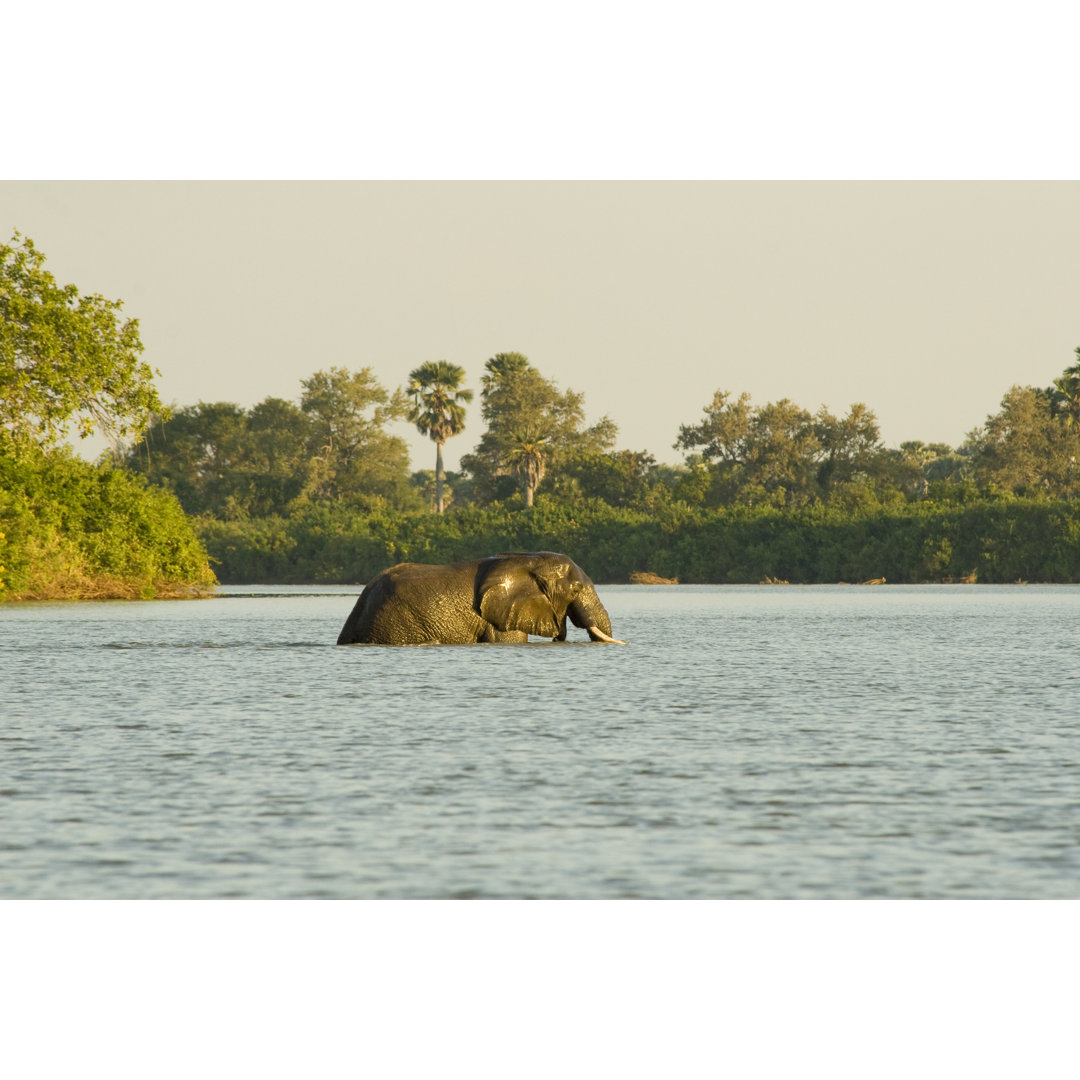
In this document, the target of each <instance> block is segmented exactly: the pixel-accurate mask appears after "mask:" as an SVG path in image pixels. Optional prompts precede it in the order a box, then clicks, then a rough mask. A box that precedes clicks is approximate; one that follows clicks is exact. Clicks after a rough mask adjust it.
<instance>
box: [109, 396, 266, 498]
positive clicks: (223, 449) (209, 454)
mask: <svg viewBox="0 0 1080 1080" xmlns="http://www.w3.org/2000/svg"><path fill="white" fill-rule="evenodd" d="M246 440H247V414H246V413H245V412H244V410H243V409H242V408H241V407H240V406H239V405H235V404H233V403H232V402H228V401H217V402H205V401H200V402H199V403H198V404H196V405H188V406H186V407H184V408H182V409H176V410H175V411H174V412H172V413H171V414H170V415H169V416H168V418H164V417H161V418H158V419H157V421H156V422H153V423H151V424H150V425H148V427H147V428H146V429H145V431H144V432H143V434H142V437H141V438H140V440H139V441H138V442H136V444H135V445H134V446H133V447H131V448H130V449H129V450H128V451H127V453H126V456H125V458H124V464H125V465H126V466H127V467H128V468H129V469H131V470H132V471H134V472H139V473H142V474H143V475H144V476H146V478H147V479H148V480H150V481H152V482H153V483H156V484H160V485H161V486H163V487H166V488H168V489H169V490H170V491H172V492H173V493H175V495H176V497H177V498H178V499H179V500H180V505H181V506H183V508H184V509H185V510H186V511H187V512H188V513H189V514H202V513H207V512H209V513H213V514H215V515H217V516H219V517H235V516H238V514H239V515H242V513H243V512H244V508H243V503H244V501H245V494H246V493H244V492H242V491H241V490H239V489H240V487H241V485H240V482H239V477H240V474H241V472H242V470H243V463H244V460H245V457H246V452H247V448H246ZM227 504H228V507H229V509H228V510H226V505H227Z"/></svg>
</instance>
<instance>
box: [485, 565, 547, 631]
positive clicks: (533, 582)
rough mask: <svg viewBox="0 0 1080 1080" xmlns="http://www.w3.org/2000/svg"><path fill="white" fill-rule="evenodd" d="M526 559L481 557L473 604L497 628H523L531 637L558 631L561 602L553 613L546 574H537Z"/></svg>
mask: <svg viewBox="0 0 1080 1080" xmlns="http://www.w3.org/2000/svg"><path fill="white" fill-rule="evenodd" d="M533 570H534V568H533V566H532V565H531V562H530V561H527V560H521V559H498V558H496V559H485V560H484V562H483V563H481V564H480V570H479V573H478V574H477V579H476V607H477V610H478V611H479V612H480V615H481V617H482V618H484V619H486V620H487V621H488V622H489V623H491V625H492V626H494V627H495V628H496V629H497V630H524V631H525V633H526V634H532V635H534V636H535V637H546V638H554V637H555V636H556V635H557V634H558V633H559V626H560V622H561V620H562V615H563V613H564V612H565V610H566V609H565V605H564V606H563V609H562V610H561V611H558V612H557V608H556V606H554V605H553V603H552V600H553V599H555V601H556V604H557V598H553V597H551V596H550V595H549V590H548V582H547V580H546V577H545V576H543V575H541V576H537V575H536V574H534V572H533Z"/></svg>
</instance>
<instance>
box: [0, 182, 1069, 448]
mask: <svg viewBox="0 0 1080 1080" xmlns="http://www.w3.org/2000/svg"><path fill="white" fill-rule="evenodd" d="M0 226H2V227H3V228H4V229H5V239H7V238H8V237H10V235H11V230H12V229H16V228H17V229H18V230H19V231H20V232H21V233H23V234H24V235H27V236H30V237H32V238H33V240H34V242H35V244H36V245H37V246H38V247H39V249H41V250H42V251H43V252H44V253H45V255H46V256H47V259H48V263H47V265H48V267H49V269H50V270H51V271H52V273H53V274H54V275H55V276H56V278H57V280H58V281H60V282H61V283H67V282H73V283H74V284H76V285H77V286H78V288H79V289H80V291H82V292H100V293H101V294H102V295H104V296H106V297H108V298H110V299H121V300H123V301H124V305H125V307H124V311H125V314H126V315H128V316H133V317H136V318H138V319H139V323H140V330H141V336H142V340H143V343H144V345H145V347H146V348H145V353H144V357H145V359H146V360H147V361H148V362H149V363H150V364H151V365H152V366H153V367H155V368H157V369H159V370H160V371H161V377H160V379H159V380H158V387H159V390H160V392H161V395H162V397H163V399H164V400H166V401H168V402H170V403H173V404H176V405H188V404H193V403H195V402H196V401H200V400H203V401H233V402H237V403H238V404H240V405H243V406H245V407H247V406H251V405H254V404H255V403H256V402H258V401H261V400H262V399H263V398H265V397H267V396H268V395H274V396H277V397H283V398H287V399H290V400H297V399H298V397H299V394H300V390H301V388H300V385H299V380H300V379H302V378H306V377H307V376H309V375H310V374H311V373H312V372H314V371H316V370H319V369H323V368H327V367H329V366H331V365H340V366H345V367H348V368H350V369H353V370H355V369H357V368H360V367H364V366H369V367H371V368H372V369H373V370H374V372H375V374H376V376H377V377H378V378H379V380H380V381H381V382H382V383H383V384H384V385H385V386H387V387H393V386H397V385H400V384H403V383H404V382H405V381H406V379H407V376H408V372H409V371H410V370H411V369H412V368H413V367H415V366H417V365H419V364H421V363H423V362H424V361H427V360H449V361H451V362H452V363H455V364H459V365H461V366H462V367H463V368H464V369H465V371H466V376H467V385H469V386H471V387H472V388H473V389H474V390H475V391H476V392H477V399H478V397H479V383H480V377H481V374H482V371H483V365H484V362H485V360H487V359H488V357H490V356H491V355H493V354H494V353H496V352H508V351H517V352H522V353H525V354H526V355H527V356H528V357H529V359H530V360H531V361H532V363H533V364H534V365H535V366H536V367H537V368H538V369H539V370H540V371H541V372H542V373H543V374H545V375H546V376H548V377H549V378H553V379H554V380H555V381H556V382H557V383H558V384H559V385H560V386H561V387H563V388H567V387H569V388H573V389H574V390H578V391H582V392H584V394H585V404H586V411H587V418H588V420H589V422H593V421H595V420H596V419H598V418H599V417H600V416H601V415H603V414H605V413H606V414H608V415H610V416H611V417H612V419H614V420H615V422H616V423H617V424H618V426H619V439H618V446H619V447H620V448H628V449H635V450H640V449H644V450H648V451H650V452H652V453H653V454H654V455H655V456H656V457H657V459H658V460H660V461H668V462H672V463H674V462H677V461H680V460H681V454H680V453H679V452H678V451H676V450H674V449H673V448H672V444H673V443H674V441H675V438H676V436H677V434H678V429H679V425H680V424H682V423H694V422H697V421H698V420H699V419H700V416H701V410H702V408H703V406H704V405H706V404H707V403H708V402H709V401H710V399H711V397H712V394H713V391H714V390H716V389H718V388H723V389H726V390H729V391H732V392H733V393H735V394H738V393H741V392H742V391H746V392H748V393H749V394H751V395H752V399H753V401H754V402H755V403H757V404H764V403H766V402H767V401H773V400H777V399H779V398H781V397H789V398H791V399H792V400H794V401H795V402H797V403H798V404H799V405H802V406H804V407H805V408H808V409H810V410H812V411H813V410H816V409H817V408H818V407H819V406H821V405H825V406H827V407H828V408H829V409H831V410H832V411H833V412H839V411H845V410H846V409H847V407H848V406H849V405H850V404H851V403H852V402H856V401H861V402H864V403H866V404H867V405H868V406H869V407H870V408H871V409H872V410H873V411H874V412H875V413H876V415H877V417H878V419H879V421H880V425H881V431H882V436H883V438H884V440H885V442H886V443H887V444H888V445H898V444H899V443H900V442H901V441H903V440H905V439H922V440H923V441H925V442H946V443H949V444H951V445H956V444H959V443H960V442H961V441H962V440H963V438H964V436H965V434H966V433H967V432H968V431H970V430H971V429H972V428H973V427H975V426H977V425H979V424H981V423H983V422H984V421H985V418H986V416H987V414H988V413H990V412H993V411H996V409H997V406H998V403H999V401H1000V399H1001V397H1002V395H1003V394H1004V393H1005V392H1006V391H1007V390H1008V389H1009V387H1010V386H1011V385H1013V384H1014V383H1020V384H1029V383H1030V384H1034V385H1038V386H1045V385H1048V384H1049V383H1050V381H1051V379H1053V378H1054V377H1055V376H1057V375H1059V374H1060V373H1061V371H1062V369H1063V368H1064V367H1066V366H1067V365H1068V364H1069V363H1070V362H1072V360H1073V359H1074V357H1073V349H1074V348H1075V347H1076V346H1077V345H1080V183H1078V182H1074V181H1054V182H796V181H781V182H734V181H731V182H723V181H722V182H618V181H604V182H547V181H545V182H435V181H431V182H411V183H409V182H272V181H264V182H197V181H195V182H150V181H144V182H131V181H127V182H78V181H65V182H43V181H24V182H18V181H15V182H0ZM396 429H397V431H398V433H399V434H401V435H403V436H404V437H406V438H407V440H408V442H409V445H410V452H411V454H412V459H413V467H414V468H428V467H430V466H431V461H429V459H432V460H433V459H434V452H433V447H431V445H430V443H429V441H428V440H427V439H425V438H423V437H421V436H419V435H418V434H417V433H416V432H415V431H413V430H412V429H410V428H409V427H408V426H407V425H405V424H404V423H402V424H401V425H399V426H396ZM482 430H483V427H482V422H481V420H480V416H479V408H478V401H474V403H473V406H472V407H471V409H470V412H469V415H468V417H467V420H466V431H465V432H464V434H463V435H461V436H459V437H457V438H456V439H453V440H451V441H450V442H449V443H448V444H447V452H446V458H447V467H448V468H454V467H455V466H456V464H457V461H458V458H459V457H460V455H461V454H462V453H463V452H466V451H468V450H469V449H471V447H472V446H473V445H474V443H475V440H476V439H477V438H479V435H480V434H481V432H482Z"/></svg>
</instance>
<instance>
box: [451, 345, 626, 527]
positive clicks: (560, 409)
mask: <svg viewBox="0 0 1080 1080" xmlns="http://www.w3.org/2000/svg"><path fill="white" fill-rule="evenodd" d="M484 371H485V374H484V376H483V378H482V380H481V391H480V400H481V415H482V416H483V418H484V420H485V421H486V423H487V425H488V426H487V430H486V431H485V432H484V434H483V435H482V436H481V438H480V442H479V443H478V444H477V446H476V448H475V450H474V451H473V453H471V454H467V455H465V456H464V457H462V459H461V465H462V468H463V469H464V470H466V471H467V472H468V473H470V474H471V475H472V477H473V479H474V482H475V489H476V491H477V493H478V494H480V495H481V496H482V497H486V498H488V499H491V498H500V497H503V496H504V495H506V494H508V492H507V491H505V490H504V489H503V487H502V485H501V483H500V481H501V480H502V479H503V478H507V477H510V478H514V479H515V480H516V481H517V484H518V486H519V487H520V490H521V494H522V498H523V499H524V502H525V505H526V506H532V504H533V498H534V495H535V492H536V489H537V487H539V485H540V483H541V482H542V481H543V480H544V478H545V476H547V475H548V474H549V473H550V472H551V471H552V469H553V468H554V469H555V470H556V471H557V470H558V467H559V466H560V465H561V463H562V462H563V460H564V459H565V457H566V455H567V454H568V453H569V452H571V451H573V452H579V453H583V452H589V451H598V452H599V451H604V450H608V449H610V448H611V446H612V445H613V444H614V441H615V434H616V432H617V430H618V429H617V427H616V425H615V423H614V422H613V421H612V420H611V419H610V418H608V417H606V416H605V417H602V418H601V419H600V421H599V422H598V423H596V424H595V425H593V426H592V427H590V428H585V427H583V424H584V421H585V396H584V395H583V394H580V393H577V392H575V391H573V390H565V391H563V390H560V389H559V388H558V386H556V384H555V383H554V382H552V381H551V380H549V379H546V378H544V376H543V375H541V374H540V372H539V371H537V369H536V368H534V367H533V366H532V365H531V364H530V363H529V361H528V358H527V357H525V356H523V355H522V354H521V353H497V354H496V355H495V356H493V357H491V359H489V360H488V361H487V363H486V364H485V365H484Z"/></svg>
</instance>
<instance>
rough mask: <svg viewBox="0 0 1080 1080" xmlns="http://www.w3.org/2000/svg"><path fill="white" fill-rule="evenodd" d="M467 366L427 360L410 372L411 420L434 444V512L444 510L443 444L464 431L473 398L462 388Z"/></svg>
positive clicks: (409, 415) (439, 512) (469, 392)
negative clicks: (466, 412)
mask: <svg viewBox="0 0 1080 1080" xmlns="http://www.w3.org/2000/svg"><path fill="white" fill-rule="evenodd" d="M464 378H465V369H464V368H461V367H458V366H457V365H456V364H451V363H448V362H447V361H446V360H440V361H438V363H435V362H433V361H428V363H426V364H421V365H420V366H419V367H418V368H415V369H414V370H413V371H411V372H410V373H409V394H410V395H411V396H412V400H413V403H412V406H411V407H410V408H409V411H408V418H409V421H410V423H413V424H415V425H416V429H417V431H419V432H420V434H421V435H428V436H430V438H431V440H432V442H434V443H435V477H434V480H435V500H434V502H435V506H434V509H435V512H436V513H438V514H441V513H442V512H443V510H444V509H445V505H446V504H445V501H444V498H443V480H444V479H445V473H444V470H443V454H442V451H443V447H444V446H445V445H446V440H447V439H449V438H452V437H453V436H454V435H459V434H460V433H461V432H462V431H464V430H465V406H466V404H468V402H470V401H472V396H473V394H472V391H471V390H462V389H460V387H461V380H462V379H464Z"/></svg>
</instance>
